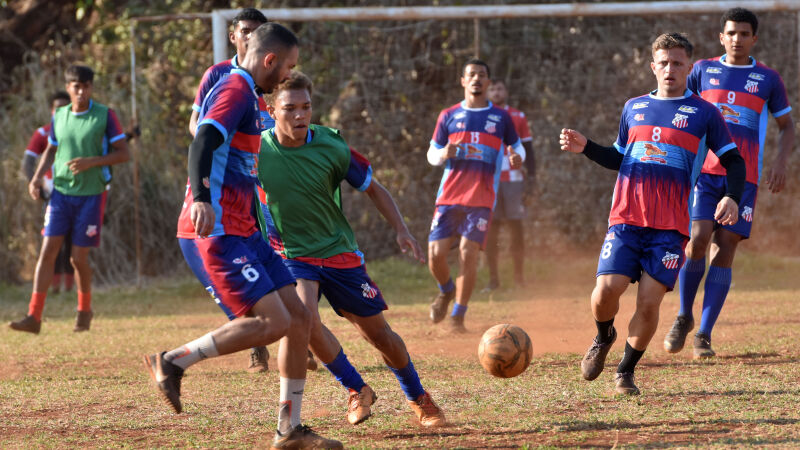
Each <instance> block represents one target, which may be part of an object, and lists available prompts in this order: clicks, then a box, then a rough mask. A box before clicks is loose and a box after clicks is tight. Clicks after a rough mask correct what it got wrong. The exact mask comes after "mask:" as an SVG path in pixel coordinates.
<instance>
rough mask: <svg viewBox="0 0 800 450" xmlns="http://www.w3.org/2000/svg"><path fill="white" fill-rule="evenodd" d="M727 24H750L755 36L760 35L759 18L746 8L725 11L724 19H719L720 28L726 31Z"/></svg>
mask: <svg viewBox="0 0 800 450" xmlns="http://www.w3.org/2000/svg"><path fill="white" fill-rule="evenodd" d="M727 22H744V23H749V24H750V26H751V27H753V34H754V35H755V34H756V33H758V18H757V17H756V15H755V14H753V12H752V11H750V10H749V9H744V8H731V9H729V10H727V11H725V14H723V15H722V18H720V19H719V24H720V28H722V30H723V31H724V30H725V24H726V23H727Z"/></svg>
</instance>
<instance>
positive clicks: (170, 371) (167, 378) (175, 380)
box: [144, 352, 183, 414]
mask: <svg viewBox="0 0 800 450" xmlns="http://www.w3.org/2000/svg"><path fill="white" fill-rule="evenodd" d="M165 353H167V352H161V353H154V354H152V355H149V356H148V355H145V356H144V365H145V366H146V367H147V370H148V371H150V377H151V378H152V379H153V382H154V383H155V385H156V387H157V388H158V391H159V392H160V393H161V395H162V396H163V397H164V399H165V400H166V401H167V403H169V405H170V406H172V408H173V409H174V410H175V412H176V413H178V414H180V412H181V411H183V407H182V406H181V379H182V378H183V369H181V368H180V367H178V366H176V365H175V364H172V363H171V362H169V361H167V360H166V359H164V354H165Z"/></svg>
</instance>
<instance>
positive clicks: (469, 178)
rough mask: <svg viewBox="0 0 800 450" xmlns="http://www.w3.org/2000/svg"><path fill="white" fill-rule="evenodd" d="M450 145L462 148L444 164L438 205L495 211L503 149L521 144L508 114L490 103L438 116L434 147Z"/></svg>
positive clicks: (460, 106) (459, 106)
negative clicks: (455, 144)
mask: <svg viewBox="0 0 800 450" xmlns="http://www.w3.org/2000/svg"><path fill="white" fill-rule="evenodd" d="M448 142H461V143H462V144H463V145H462V146H461V148H460V149H459V150H458V152H457V153H456V156H455V157H454V158H450V159H448V160H447V161H446V163H445V168H444V175H443V176H442V182H441V184H440V185H439V192H438V193H437V195H436V204H437V205H462V206H471V207H483V208H494V204H495V196H496V193H497V187H498V185H499V183H500V170H501V168H502V164H503V154H504V153H503V152H504V149H505V147H506V146H507V145H510V146H516V145H519V142H520V139H519V136H518V135H517V132H516V130H515V129H514V123H513V122H512V120H511V117H510V116H509V115H508V112H506V111H505V110H503V109H500V108H497V107H495V106H494V105H492V104H491V103H489V106H487V107H485V108H467V107H466V105H465V104H464V102H461V103H458V104H456V105H453V106H451V107H449V108H447V109H445V110H443V111H442V112H441V113H440V114H439V119H438V120H437V121H436V129H435V130H434V132H433V139H432V140H431V145H432V146H434V147H436V148H444V147H445V146H446V145H447V143H448Z"/></svg>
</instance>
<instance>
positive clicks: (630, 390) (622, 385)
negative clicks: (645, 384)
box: [614, 372, 640, 395]
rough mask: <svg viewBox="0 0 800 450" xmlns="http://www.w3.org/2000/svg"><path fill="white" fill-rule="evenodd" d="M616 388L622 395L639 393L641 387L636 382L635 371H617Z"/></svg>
mask: <svg viewBox="0 0 800 450" xmlns="http://www.w3.org/2000/svg"><path fill="white" fill-rule="evenodd" d="M614 383H615V384H616V388H615V390H616V391H617V394H621V395H639V393H640V392H639V388H638V387H636V383H634V378H633V372H628V373H617V375H616V376H615V377H614Z"/></svg>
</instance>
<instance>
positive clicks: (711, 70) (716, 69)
mask: <svg viewBox="0 0 800 450" xmlns="http://www.w3.org/2000/svg"><path fill="white" fill-rule="evenodd" d="M706 73H722V68H720V67H709V68H708V69H706Z"/></svg>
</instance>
